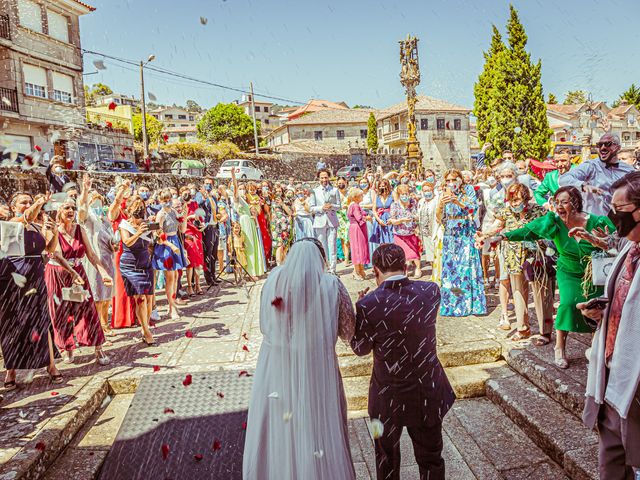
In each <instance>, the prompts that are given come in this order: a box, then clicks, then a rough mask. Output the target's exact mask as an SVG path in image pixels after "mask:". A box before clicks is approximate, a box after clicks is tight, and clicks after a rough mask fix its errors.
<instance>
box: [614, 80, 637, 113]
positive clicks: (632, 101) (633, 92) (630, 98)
mask: <svg viewBox="0 0 640 480" xmlns="http://www.w3.org/2000/svg"><path fill="white" fill-rule="evenodd" d="M623 101H624V102H627V103H628V104H629V105H635V106H636V107H638V108H640V88H638V87H636V84H635V83H632V84H631V86H630V87H629V90H627V91H626V92H624V93H623V94H622V95H620V98H619V99H618V100H616V101H615V102H614V103H613V106H614V107H618V106H619V105H620V104H621V103H622V102H623Z"/></svg>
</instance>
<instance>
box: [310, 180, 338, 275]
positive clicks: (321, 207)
mask: <svg viewBox="0 0 640 480" xmlns="http://www.w3.org/2000/svg"><path fill="white" fill-rule="evenodd" d="M318 180H319V181H320V186H319V187H317V188H315V189H314V190H313V192H312V194H311V196H310V197H309V208H310V209H311V213H313V214H314V218H313V229H314V231H315V234H316V238H317V239H318V240H319V241H320V242H321V243H322V246H323V247H324V251H325V252H327V257H328V258H327V261H328V263H329V272H330V273H336V264H337V261H338V259H337V252H336V237H337V233H338V214H337V212H338V210H340V206H341V202H340V192H338V189H337V188H334V187H332V186H331V184H330V183H329V171H328V170H326V169H322V170H320V171H319V172H318Z"/></svg>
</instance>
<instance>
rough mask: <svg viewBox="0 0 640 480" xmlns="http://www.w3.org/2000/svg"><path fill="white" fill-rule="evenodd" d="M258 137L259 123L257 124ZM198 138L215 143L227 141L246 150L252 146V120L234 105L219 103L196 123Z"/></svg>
mask: <svg viewBox="0 0 640 480" xmlns="http://www.w3.org/2000/svg"><path fill="white" fill-rule="evenodd" d="M256 126H257V129H258V135H260V122H259V121H258V122H257V125H256ZM197 128H198V138H199V139H200V140H206V141H207V142H211V143H217V142H222V141H225V140H228V141H230V142H233V143H235V144H236V145H238V146H239V147H240V148H241V149H242V150H247V149H249V148H250V147H252V146H253V145H254V138H253V120H252V119H251V117H250V116H249V115H247V114H246V113H244V110H243V109H242V108H241V107H239V106H238V105H236V104H235V103H219V104H218V105H216V106H215V107H213V108H212V109H210V110H209V111H207V113H205V114H204V115H203V117H202V118H201V119H200V121H199V122H198V126H197Z"/></svg>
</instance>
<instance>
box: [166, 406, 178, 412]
mask: <svg viewBox="0 0 640 480" xmlns="http://www.w3.org/2000/svg"><path fill="white" fill-rule="evenodd" d="M164 413H176V412H174V411H173V408H169V407H167V408H165V409H164Z"/></svg>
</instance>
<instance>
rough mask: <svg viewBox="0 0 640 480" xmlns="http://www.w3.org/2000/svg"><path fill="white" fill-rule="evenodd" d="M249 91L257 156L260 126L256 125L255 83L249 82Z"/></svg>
mask: <svg viewBox="0 0 640 480" xmlns="http://www.w3.org/2000/svg"><path fill="white" fill-rule="evenodd" d="M249 90H250V91H251V115H252V116H253V140H254V142H255V144H256V155H257V154H258V153H259V152H258V124H257V123H256V104H255V103H254V101H253V82H249Z"/></svg>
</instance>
